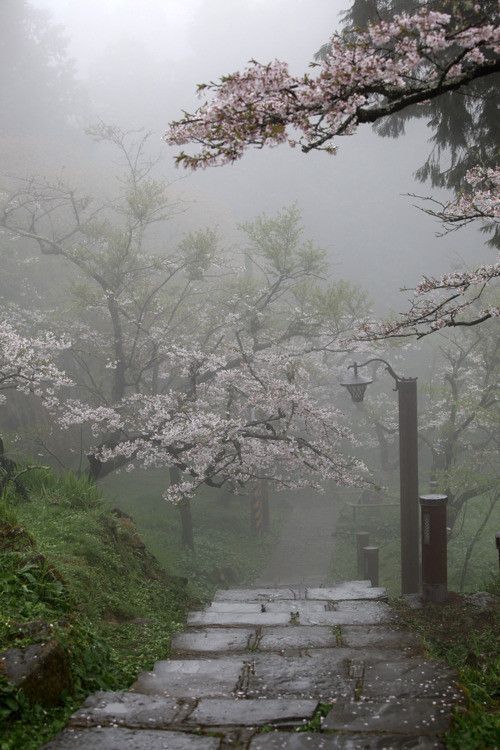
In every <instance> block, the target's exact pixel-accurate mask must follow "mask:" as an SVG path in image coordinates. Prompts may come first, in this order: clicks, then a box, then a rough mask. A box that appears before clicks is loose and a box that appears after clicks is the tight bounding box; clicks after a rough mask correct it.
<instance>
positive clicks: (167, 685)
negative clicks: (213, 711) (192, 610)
mask: <svg viewBox="0 0 500 750" xmlns="http://www.w3.org/2000/svg"><path fill="white" fill-rule="evenodd" d="M244 671H245V662H244V661H243V660H241V659H186V660H184V661H181V660H177V659H175V660H174V659H172V660H169V661H159V662H156V664H155V666H154V670H153V671H152V672H143V673H142V674H140V675H139V677H138V679H137V680H136V682H134V684H133V685H132V687H131V688H130V689H131V690H132V691H134V692H136V693H144V694H146V695H161V696H165V697H174V698H208V697H210V698H230V697H232V695H233V693H234V692H235V691H236V690H237V689H238V684H239V681H240V680H241V676H242V674H243V673H244Z"/></svg>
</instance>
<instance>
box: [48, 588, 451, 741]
mask: <svg viewBox="0 0 500 750" xmlns="http://www.w3.org/2000/svg"><path fill="white" fill-rule="evenodd" d="M392 618H393V614H392V611H391V609H390V607H389V606H388V604H387V603H386V596H385V591H384V590H383V589H380V588H371V587H370V584H369V583H368V582H366V581H355V582H351V583H342V584H338V585H335V586H332V587H330V588H303V587H300V586H297V587H296V586H287V587H278V588H254V589H247V590H242V589H233V590H225V591H218V592H217V594H216V596H215V599H214V601H213V603H212V604H211V605H210V606H209V607H207V608H206V609H204V610H203V611H200V612H192V613H191V614H190V615H189V618H188V625H187V629H186V630H185V632H183V633H180V634H178V635H177V636H176V637H175V638H174V641H173V650H172V657H171V659H169V660H167V661H159V662H157V663H156V664H155V666H154V669H153V671H152V672H144V673H143V674H141V675H140V676H139V678H138V680H137V681H136V682H135V684H134V685H133V686H132V688H131V690H130V691H129V692H120V693H97V694H95V695H93V696H91V697H90V698H88V699H87V701H86V702H85V703H84V705H83V707H82V708H81V709H80V710H79V711H77V712H76V714H74V716H73V717H72V719H71V721H70V724H69V726H68V728H67V729H65V730H64V731H63V732H62V733H61V734H60V735H59V736H58V737H57V738H56V739H55V740H53V741H52V742H51V743H49V744H48V745H47V746H46V750H160V749H163V750H228V749H229V748H242V749H244V750H277V749H278V748H289V749H290V750H305V749H306V748H311V750H318V749H319V748H324V749H325V750H330V749H331V750H334V749H335V750H374V749H376V750H391V749H392V748H394V749H397V748H407V749H410V748H411V749H415V750H417V749H418V750H427V748H440V747H442V745H441V743H440V741H439V734H440V733H442V732H444V731H445V730H446V729H447V727H448V724H449V719H450V710H451V705H452V704H453V703H455V702H456V701H457V700H458V699H459V694H458V692H457V689H456V687H455V685H454V674H453V673H452V672H451V670H449V669H447V668H446V667H444V666H442V665H439V664H436V663H430V662H427V661H425V660H424V659H423V658H422V655H421V648H420V646H419V644H418V642H417V640H416V638H414V637H413V636H411V635H409V634H407V633H402V632H400V631H397V630H396V629H394V627H393V626H392V622H391V621H392ZM321 717H323V718H321Z"/></svg>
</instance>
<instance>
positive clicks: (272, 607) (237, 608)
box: [203, 599, 325, 615]
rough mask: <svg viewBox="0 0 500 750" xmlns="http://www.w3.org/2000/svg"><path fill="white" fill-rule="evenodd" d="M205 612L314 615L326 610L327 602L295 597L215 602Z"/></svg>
mask: <svg viewBox="0 0 500 750" xmlns="http://www.w3.org/2000/svg"><path fill="white" fill-rule="evenodd" d="M203 611H204V612H231V613H234V614H247V613H259V612H271V613H276V612H279V613H285V614H290V612H298V613H299V614H301V615H314V614H318V613H321V612H324V611H325V602H312V601H311V602H306V601H303V600H295V599H280V600H278V601H275V602H213V603H212V604H211V605H210V606H209V607H207V608H206V609H205V610H203Z"/></svg>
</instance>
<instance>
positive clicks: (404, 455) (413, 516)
mask: <svg viewBox="0 0 500 750" xmlns="http://www.w3.org/2000/svg"><path fill="white" fill-rule="evenodd" d="M397 389H398V396H399V473H400V503H401V590H402V593H403V594H417V593H418V592H419V590H420V575H419V574H420V570H419V568H420V566H419V533H418V520H419V519H418V515H419V514H418V436H417V379H416V378H402V379H400V380H398V382H397Z"/></svg>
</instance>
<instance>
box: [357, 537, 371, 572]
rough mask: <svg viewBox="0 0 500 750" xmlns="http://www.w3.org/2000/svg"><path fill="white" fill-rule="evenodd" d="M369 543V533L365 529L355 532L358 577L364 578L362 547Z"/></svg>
mask: <svg viewBox="0 0 500 750" xmlns="http://www.w3.org/2000/svg"><path fill="white" fill-rule="evenodd" d="M369 544H370V534H369V533H368V532H367V531H357V532H356V552H357V563H358V578H359V579H363V580H364V575H365V570H364V563H363V547H367V546H368V545H369Z"/></svg>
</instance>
